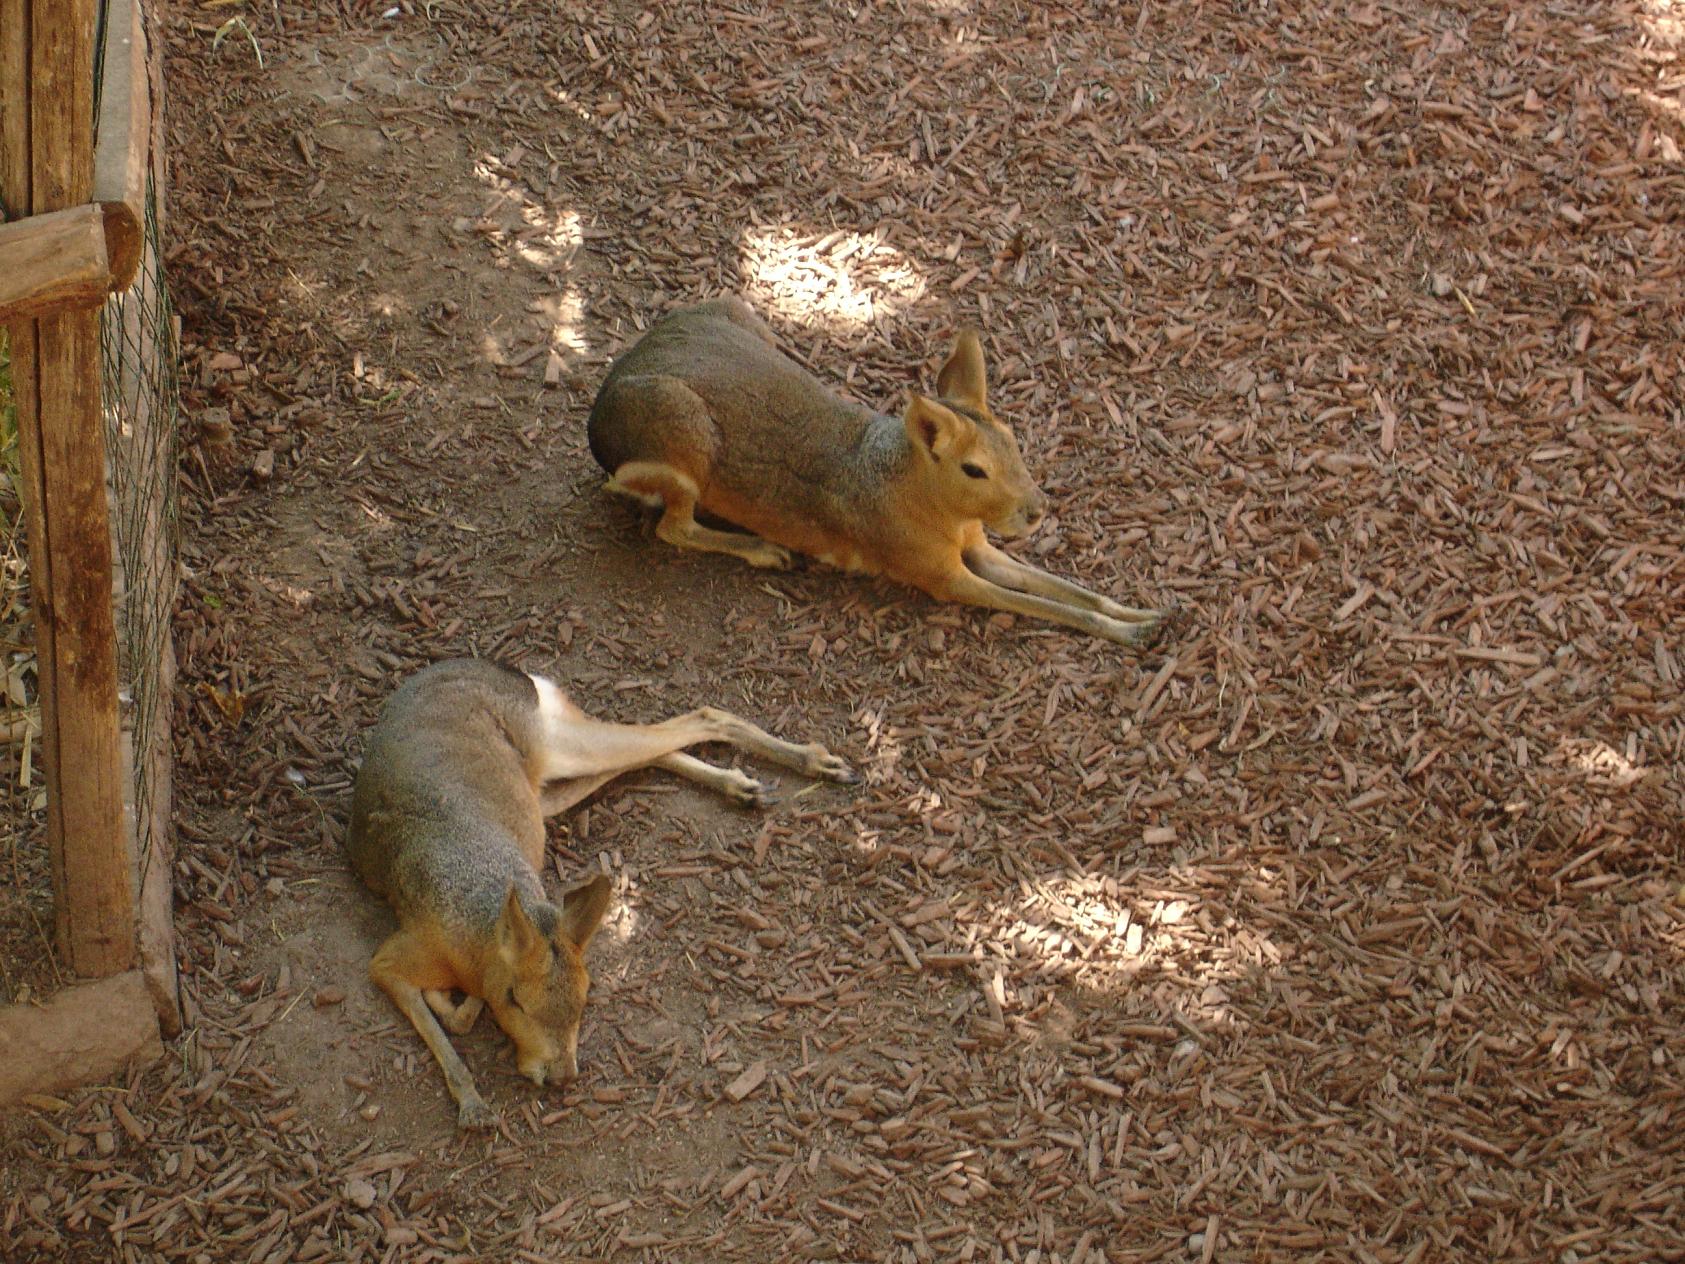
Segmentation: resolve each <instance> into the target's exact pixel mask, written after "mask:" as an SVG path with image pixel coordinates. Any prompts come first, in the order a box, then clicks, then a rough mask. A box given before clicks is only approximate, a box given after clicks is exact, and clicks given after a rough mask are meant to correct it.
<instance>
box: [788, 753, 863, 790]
mask: <svg viewBox="0 0 1685 1264" xmlns="http://www.w3.org/2000/svg"><path fill="white" fill-rule="evenodd" d="M802 755H803V757H804V758H803V763H802V771H803V772H805V773H806V774H807V775H808V776H810V777H823V778H824V779H825V780H826V781H837V782H841V783H842V784H843V785H845V786H852V785H857V784H859V781H860V774H859V773H857V772H855V771H854V769H852V768H850V767H849V766H848V764H847V762H846V761H845V760H844V759H843V758H842V756H840V755H833V754H831V752H830V751H828V750H826V749H825V748H824V747H823V746H819V745H814V746H808V747H806V748H804V749H803V751H802Z"/></svg>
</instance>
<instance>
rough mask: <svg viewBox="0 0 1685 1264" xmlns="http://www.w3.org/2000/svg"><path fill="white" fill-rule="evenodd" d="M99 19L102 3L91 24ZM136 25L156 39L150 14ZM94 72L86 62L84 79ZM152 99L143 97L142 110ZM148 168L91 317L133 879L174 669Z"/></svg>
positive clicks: (164, 359)
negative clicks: (132, 241) (122, 249)
mask: <svg viewBox="0 0 1685 1264" xmlns="http://www.w3.org/2000/svg"><path fill="white" fill-rule="evenodd" d="M101 7H102V10H103V8H104V6H103V5H102V6H101ZM142 15H143V18H144V16H145V14H144V9H143V10H142ZM103 23H104V15H103V12H102V15H101V25H102V28H103ZM147 26H148V29H149V33H150V34H151V35H152V36H153V38H156V37H157V31H156V26H155V24H153V23H150V22H148V23H147ZM99 46H101V47H103V40H102V41H101V43H100V45H99ZM98 60H99V59H97V58H96V62H97V61H98ZM102 79H103V76H101V75H99V74H98V71H97V70H96V87H97V86H98V85H99V83H100V82H101V81H102ZM158 105H159V103H158V102H156V101H154V103H153V109H154V112H156V110H157V109H158ZM158 170H159V168H158V164H157V163H156V162H154V163H153V164H151V167H150V172H149V175H148V178H147V188H146V207H145V230H146V231H145V245H144V247H143V248H142V252H141V262H140V267H139V270H138V271H137V272H136V274H135V279H134V282H133V284H132V285H130V287H129V288H128V289H127V290H125V291H124V292H123V293H121V294H118V295H114V296H113V297H112V298H111V299H110V300H109V301H108V302H107V303H106V305H105V309H104V311H103V312H102V314H101V320H100V341H101V368H102V381H101V398H102V401H103V407H104V416H105V444H106V477H107V480H108V483H109V492H110V511H111V535H112V554H113V561H114V572H115V573H114V584H113V594H112V596H113V601H114V603H115V606H116V609H115V611H114V613H115V616H116V624H117V668H118V675H119V680H120V681H121V682H122V686H121V687H122V691H123V692H122V698H121V703H122V718H123V737H124V745H125V753H126V755H127V757H128V762H129V770H130V773H131V775H132V777H133V785H132V789H131V796H130V807H131V810H132V812H133V820H134V826H135V846H136V851H137V861H138V863H139V868H140V882H141V885H142V886H143V887H144V886H145V885H146V880H147V876H148V874H149V873H150V871H151V867H152V865H153V863H154V861H155V860H157V859H158V858H159V857H163V860H162V861H161V863H163V864H166V865H167V864H168V863H169V861H168V857H169V854H170V848H169V844H168V839H167V838H165V837H163V835H164V833H165V831H167V829H168V825H169V798H168V796H169V793H170V712H171V694H172V691H173V688H174V676H175V660H174V653H173V651H172V648H171V641H170V619H171V612H172V610H173V608H174V604H175V596H176V542H177V527H178V523H177V514H176V505H177V497H176V460H177V441H176V433H177V424H176V421H177V402H178V396H177V359H178V357H177V336H176V324H175V314H174V311H173V309H172V307H171V304H170V294H169V289H168V287H167V285H166V284H165V278H164V269H163V251H162V244H161V240H160V238H161V231H160V219H161V217H160V212H159V205H160V190H159V188H158V183H157V173H158Z"/></svg>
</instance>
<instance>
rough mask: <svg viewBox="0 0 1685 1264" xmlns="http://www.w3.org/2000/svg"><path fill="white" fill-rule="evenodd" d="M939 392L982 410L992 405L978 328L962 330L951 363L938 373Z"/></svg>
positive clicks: (955, 342) (937, 390)
mask: <svg viewBox="0 0 1685 1264" xmlns="http://www.w3.org/2000/svg"><path fill="white" fill-rule="evenodd" d="M936 393H937V394H938V395H940V396H941V397H942V398H943V399H951V400H953V401H954V403H956V404H964V405H965V406H966V407H967V408H975V409H976V410H977V411H978V412H982V411H983V410H984V409H986V408H987V407H988V406H989V381H988V376H987V374H986V373H985V371H984V368H983V343H982V342H981V341H980V340H979V339H978V337H977V331H976V330H975V329H962V330H960V333H959V337H957V338H955V339H954V350H953V352H952V354H950V355H949V356H948V363H946V364H944V365H943V366H942V371H941V372H940V373H938V374H937V375H936Z"/></svg>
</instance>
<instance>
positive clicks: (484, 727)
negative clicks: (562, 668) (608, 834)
mask: <svg viewBox="0 0 1685 1264" xmlns="http://www.w3.org/2000/svg"><path fill="white" fill-rule="evenodd" d="M536 696H537V695H536V691H535V690H534V687H533V685H532V682H531V681H530V680H529V679H527V678H526V677H525V676H523V675H521V674H520V673H519V672H512V671H508V670H506V669H504V668H500V667H494V666H492V665H491V664H489V663H481V662H473V661H468V660H453V661H451V662H445V663H438V664H435V665H434V666H432V667H428V668H425V669H423V670H422V671H420V672H418V673H417V674H416V675H414V676H412V677H411V678H410V679H409V680H407V681H405V682H404V683H403V685H401V686H400V687H399V689H398V691H397V692H396V693H394V694H393V695H392V697H391V698H390V699H388V701H387V704H386V707H385V708H384V710H383V711H382V712H381V716H380V719H379V721H378V722H377V723H376V725H375V727H374V730H373V731H372V732H371V733H370V735H369V741H368V746H367V748H366V750H365V751H364V754H363V762H362V766H361V767H360V768H359V769H358V772H357V781H356V786H355V788H354V790H353V791H352V798H351V823H350V828H349V829H348V830H347V831H346V839H345V846H346V853H347V856H348V858H349V860H350V862H351V866H352V868H353V869H354V870H355V871H356V872H357V874H358V876H359V877H361V878H362V879H363V880H364V882H366V883H367V884H368V886H369V888H370V889H371V890H373V891H375V892H376V893H377V894H379V895H382V896H384V897H386V898H387V899H388V900H389V901H391V903H392V904H393V905H394V906H395V907H396V908H397V909H398V912H399V914H400V916H403V915H404V914H405V913H407V912H413V911H416V906H418V905H421V906H426V907H428V908H429V909H432V910H436V909H438V908H440V907H441V906H443V907H448V908H451V909H452V910H453V911H455V912H456V913H457V914H459V915H460V914H462V913H465V912H467V911H468V910H467V909H466V908H465V907H464V905H465V904H472V905H474V912H475V913H477V914H478V913H483V912H485V911H486V909H483V908H480V907H479V906H480V905H485V906H486V908H489V910H490V912H491V913H492V914H493V915H495V913H496V911H497V907H498V903H499V901H500V900H501V897H502V895H503V894H504V893H505V892H506V891H507V890H508V885H509V882H510V880H511V879H512V878H519V877H520V876H522V875H520V874H519V873H518V872H517V871H519V870H521V869H523V868H527V867H528V866H529V865H530V864H531V855H532V854H536V855H537V856H539V857H541V856H542V853H543V846H544V821H543V817H542V815H541V813H540V811H539V806H538V798H537V794H536V793H535V791H534V789H533V787H532V784H531V781H530V780H529V778H528V775H527V771H526V767H525V758H524V753H523V751H522V750H521V749H520V748H519V747H518V746H517V744H516V743H517V742H520V741H523V740H524V736H525V732H526V728H527V726H528V725H529V724H530V723H531V718H530V717H531V712H532V709H533V706H534V705H535V701H536ZM523 885H525V884H524V883H523Z"/></svg>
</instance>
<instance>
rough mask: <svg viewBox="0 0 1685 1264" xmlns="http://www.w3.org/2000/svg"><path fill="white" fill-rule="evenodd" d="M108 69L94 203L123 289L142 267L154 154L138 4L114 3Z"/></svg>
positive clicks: (108, 19)
mask: <svg viewBox="0 0 1685 1264" xmlns="http://www.w3.org/2000/svg"><path fill="white" fill-rule="evenodd" d="M104 65H105V81H104V86H103V87H102V88H101V90H100V102H99V139H98V143H97V147H96V148H95V150H94V186H93V200H94V201H96V202H98V203H99V204H100V206H101V207H102V208H103V209H104V211H105V231H106V241H107V250H108V253H109V255H110V259H111V272H112V288H113V289H117V290H122V289H127V288H128V285H129V283H130V281H132V280H133V279H134V275H135V269H136V268H137V267H139V266H140V255H141V239H142V237H143V235H144V234H145V231H146V228H145V225H146V177H147V170H148V162H149V160H150V157H151V151H152V101H151V96H152V94H151V83H150V80H149V78H148V57H147V44H146V34H145V30H144V28H143V26H142V23H141V20H140V13H139V9H138V0H109V4H108V5H107V7H106V13H105V53H104Z"/></svg>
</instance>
